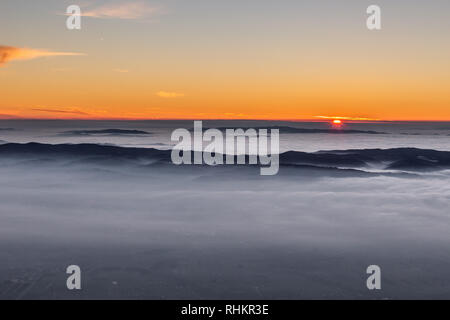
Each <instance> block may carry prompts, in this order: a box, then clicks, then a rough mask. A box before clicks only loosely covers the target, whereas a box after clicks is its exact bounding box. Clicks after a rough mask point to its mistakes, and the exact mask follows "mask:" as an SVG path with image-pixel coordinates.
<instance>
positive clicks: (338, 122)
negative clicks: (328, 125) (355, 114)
mask: <svg viewBox="0 0 450 320" xmlns="http://www.w3.org/2000/svg"><path fill="white" fill-rule="evenodd" d="M333 124H337V125H339V124H342V120H339V119H335V120H333Z"/></svg>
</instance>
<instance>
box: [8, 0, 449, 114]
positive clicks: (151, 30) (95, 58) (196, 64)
mask: <svg viewBox="0 0 450 320" xmlns="http://www.w3.org/2000/svg"><path fill="white" fill-rule="evenodd" d="M77 1H78V2H77ZM73 4H77V5H79V6H80V7H81V10H82V14H83V17H82V18H81V30H68V29H67V28H66V19H67V16H66V15H65V12H66V8H67V7H68V6H69V5H73ZM372 4H377V5H379V6H380V7H381V19H382V29H381V30H377V31H370V30H368V29H367V27H366V19H367V17H368V15H367V13H366V9H367V7H368V6H369V5H372ZM449 34H450V2H449V1H448V0H434V1H425V0H420V1H417V0H396V1H392V0H370V1H366V0H341V1H336V0H305V1H302V0H293V1H290V0H258V1H256V0H226V1H225V0H167V1H147V0H108V1H105V0H103V1H100V0H70V1H65V0H35V1H30V0H2V1H1V2H0V97H1V98H0V118H58V119H59V118H62V119H63V118H78V119H116V118H117V119H282V120H300V119H316V120H320V119H324V117H325V118H327V117H345V118H349V119H366V120H367V119H369V120H439V121H445V120H449V121H450V59H449V57H450V42H449V40H448V39H449Z"/></svg>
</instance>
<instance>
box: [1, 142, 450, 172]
mask: <svg viewBox="0 0 450 320" xmlns="http://www.w3.org/2000/svg"><path fill="white" fill-rule="evenodd" d="M10 156H14V157H20V158H21V159H26V158H27V157H36V156H41V157H45V158H69V159H82V160H84V161H92V160H93V159H95V160H96V162H98V161H106V160H108V161H111V160H114V161H119V162H120V161H126V160H146V159H148V160H153V162H155V160H156V162H157V163H160V164H172V162H171V150H158V149H150V148H124V147H117V146H109V145H98V144H60V145H50V144H40V143H28V144H16V143H7V144H3V145H0V158H1V157H10ZM235 162H236V161H235ZM248 162H249V161H248V155H247V156H246V163H248ZM372 164H376V165H378V166H382V167H383V168H384V169H389V170H405V171H424V170H443V169H448V168H450V152H449V151H437V150H425V149H417V148H395V149H355V150H332V151H320V152H315V153H307V152H297V151H289V152H285V153H282V154H280V166H285V167H291V168H295V167H300V166H303V167H304V166H314V167H316V168H317V167H323V168H339V167H341V168H342V167H344V168H355V169H357V168H359V169H361V168H364V167H370V166H371V165H372Z"/></svg>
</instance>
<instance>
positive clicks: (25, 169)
mask: <svg viewBox="0 0 450 320" xmlns="http://www.w3.org/2000/svg"><path fill="white" fill-rule="evenodd" d="M282 170H285V171H284V174H283V172H280V174H279V175H278V176H275V177H261V176H259V174H258V170H257V168H249V167H236V166H229V167H197V166H185V167H175V166H170V165H167V166H165V165H163V166H157V165H152V164H148V165H135V164H128V163H123V164H121V165H117V164H105V163H101V162H95V161H93V162H76V161H73V159H51V158H49V159H42V158H40V159H33V158H27V159H23V158H20V159H19V158H17V159H16V158H4V159H2V162H1V167H0V298H7V299H15V298H32V299H34V298H38V299H39V298H55V299H59V298H64V299H71V298H113V299H114V298H124V299H126V298H155V299H167V298H181V299H222V298H234V299H239V298H254V299H266V298H267V299H299V298H338V299H350V298H450V296H449V295H448V292H450V291H449V289H450V268H449V267H450V255H449V254H448V246H449V245H450V233H449V232H448V230H449V223H450V211H449V210H448V207H449V204H450V185H449V183H448V177H449V175H448V173H447V172H442V173H440V174H427V175H425V174H424V175H417V176H415V175H412V176H410V177H409V178H398V177H389V176H370V177H359V176H354V177H352V176H345V177H343V178H337V177H330V176H327V175H323V176H321V175H320V174H319V175H318V174H314V175H310V174H308V170H303V171H291V172H288V173H287V172H286V170H291V169H286V168H280V171H282ZM70 264H77V265H79V266H80V267H81V269H82V270H83V280H82V281H83V290H82V291H81V292H77V293H73V292H69V291H68V290H67V289H66V288H65V279H66V276H67V275H66V274H65V268H66V267H67V266H68V265H70ZM370 264H377V265H379V266H380V267H381V269H382V274H383V281H384V282H383V290H382V291H381V292H372V291H369V290H367V288H366V286H365V281H366V278H367V275H366V273H365V270H366V268H367V266H369V265H370ZM447 280H448V281H447Z"/></svg>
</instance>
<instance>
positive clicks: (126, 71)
mask: <svg viewBox="0 0 450 320" xmlns="http://www.w3.org/2000/svg"><path fill="white" fill-rule="evenodd" d="M113 71H114V72H119V73H128V72H129V70H127V69H113Z"/></svg>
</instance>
